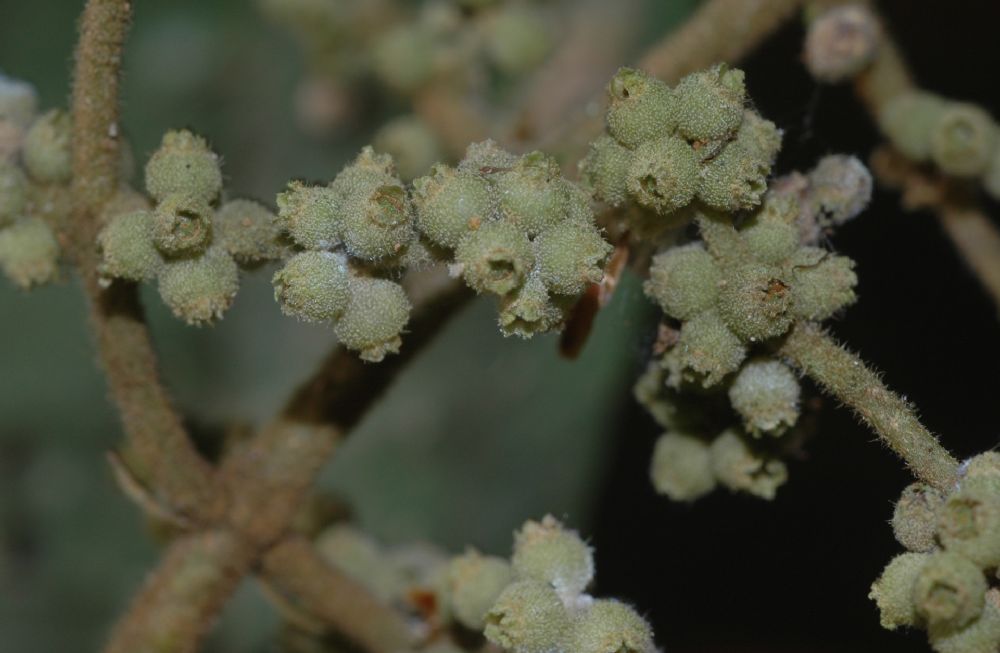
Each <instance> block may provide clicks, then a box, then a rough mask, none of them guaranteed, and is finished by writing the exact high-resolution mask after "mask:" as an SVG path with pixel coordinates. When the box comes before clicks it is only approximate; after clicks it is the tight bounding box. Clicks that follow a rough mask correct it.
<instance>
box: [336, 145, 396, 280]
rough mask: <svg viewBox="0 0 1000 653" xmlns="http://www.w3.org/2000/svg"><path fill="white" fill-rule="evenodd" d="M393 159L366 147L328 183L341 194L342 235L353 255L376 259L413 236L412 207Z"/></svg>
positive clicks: (390, 253)
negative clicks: (395, 170)
mask: <svg viewBox="0 0 1000 653" xmlns="http://www.w3.org/2000/svg"><path fill="white" fill-rule="evenodd" d="M393 172H394V170H393V164H392V159H391V158H390V157H388V156H384V155H376V154H375V152H374V151H373V150H372V149H371V148H370V147H366V148H364V149H363V150H362V151H361V154H359V155H358V158H357V159H356V160H355V162H354V163H353V164H351V165H350V166H348V167H346V168H344V170H343V171H341V173H340V174H339V175H337V178H336V179H335V180H334V181H333V183H331V184H330V189H331V190H333V191H334V192H336V193H338V194H339V195H340V200H339V202H338V212H339V213H340V219H341V220H342V228H343V231H342V233H341V238H342V239H343V241H344V246H345V247H346V248H347V251H348V252H350V253H351V255H352V256H356V257H358V258H363V259H367V260H370V261H371V260H378V259H381V258H385V257H387V256H392V255H394V254H398V253H399V252H400V251H401V250H402V249H403V248H404V247H406V245H407V244H409V242H410V241H411V240H412V239H413V237H414V232H413V207H412V206H411V205H410V198H409V197H408V196H407V193H406V189H405V188H403V183H402V182H401V181H400V180H399V178H398V177H396V176H395V175H394V174H393Z"/></svg>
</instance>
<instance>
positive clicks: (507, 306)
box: [499, 272, 565, 338]
mask: <svg viewBox="0 0 1000 653" xmlns="http://www.w3.org/2000/svg"><path fill="white" fill-rule="evenodd" d="M564 319H565V316H564V314H563V309H562V308H561V307H560V306H557V305H556V304H555V303H553V301H552V299H551V297H549V291H548V290H547V289H546V288H545V282H544V281H542V278H541V276H540V275H539V274H538V273H537V272H534V273H532V274H530V275H528V280H527V281H525V282H524V285H523V286H521V287H520V288H518V289H517V290H516V291H514V292H513V293H511V294H508V295H506V296H505V297H504V298H503V300H502V301H501V303H500V319H499V322H500V331H501V332H502V333H503V334H504V335H505V336H512V335H516V336H520V337H521V338H530V337H531V336H533V335H535V334H536V333H547V332H549V331H553V330H555V329H557V328H558V327H559V326H560V325H561V324H562V323H563V320H564Z"/></svg>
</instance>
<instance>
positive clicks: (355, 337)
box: [335, 277, 410, 363]
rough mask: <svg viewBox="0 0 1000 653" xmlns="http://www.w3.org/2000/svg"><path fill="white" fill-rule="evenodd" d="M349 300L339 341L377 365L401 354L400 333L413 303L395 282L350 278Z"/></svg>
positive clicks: (337, 330)
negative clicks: (393, 355)
mask: <svg viewBox="0 0 1000 653" xmlns="http://www.w3.org/2000/svg"><path fill="white" fill-rule="evenodd" d="M349 290H350V298H349V300H348V302H347V308H346V309H345V310H344V314H343V316H342V317H341V318H340V320H339V321H338V322H337V324H336V326H335V331H336V333H337V338H338V339H339V340H340V342H341V344H343V345H344V346H345V347H347V348H348V349H353V350H356V351H358V352H359V355H360V356H361V359H362V360H366V361H370V362H373V363H378V362H379V361H381V360H382V359H383V358H385V355H386V354H395V353H397V352H399V347H400V346H401V345H402V344H403V341H402V338H400V333H402V331H403V327H405V326H406V323H407V322H408V321H409V319H410V300H408V299H407V298H406V293H405V292H404V291H403V287H402V286H401V285H399V284H398V283H396V282H395V281H389V280H387V279H373V278H370V277H351V280H350V285H349Z"/></svg>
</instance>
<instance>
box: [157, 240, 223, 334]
mask: <svg viewBox="0 0 1000 653" xmlns="http://www.w3.org/2000/svg"><path fill="white" fill-rule="evenodd" d="M159 282H160V283H159V287H160V297H161V298H162V299H163V303H164V304H166V305H167V306H169V307H170V310H171V311H172V312H173V314H174V316H175V317H178V318H180V319H182V320H184V321H185V322H187V323H188V324H191V325H199V326H200V325H202V324H208V323H210V322H213V321H215V320H217V319H220V318H222V314H223V313H225V312H226V310H228V309H229V307H230V306H231V305H232V303H233V299H234V298H235V297H236V291H237V290H238V289H239V283H240V281H239V269H238V268H237V267H236V262H235V261H234V260H233V258H232V257H231V256H230V255H229V254H227V253H226V252H225V251H223V250H221V249H216V248H213V249H209V250H207V251H206V252H205V253H204V254H202V255H201V256H199V257H197V258H186V259H178V260H174V261H168V262H167V263H166V265H165V266H164V267H163V270H162V271H161V272H160V277H159Z"/></svg>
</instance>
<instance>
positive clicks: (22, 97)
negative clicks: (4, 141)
mask: <svg viewBox="0 0 1000 653" xmlns="http://www.w3.org/2000/svg"><path fill="white" fill-rule="evenodd" d="M37 112H38V93H37V92H36V91H35V87H34V86H32V85H31V84H29V83H28V82H24V81H21V80H20V79H14V78H13V77H7V76H6V75H4V74H3V73H0V120H9V121H10V122H12V123H13V124H15V125H17V126H18V127H21V128H27V127H28V125H30V124H31V121H32V120H34V119H35V114H36V113H37Z"/></svg>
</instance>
